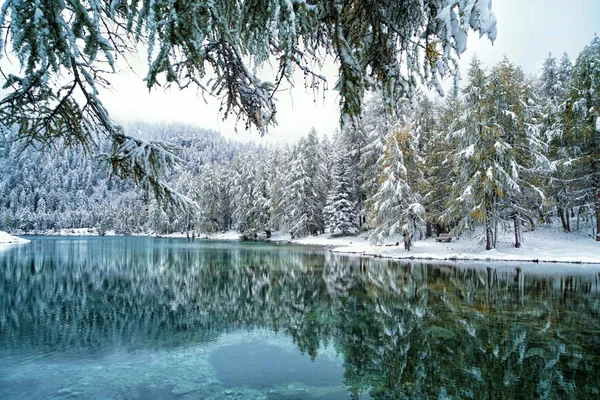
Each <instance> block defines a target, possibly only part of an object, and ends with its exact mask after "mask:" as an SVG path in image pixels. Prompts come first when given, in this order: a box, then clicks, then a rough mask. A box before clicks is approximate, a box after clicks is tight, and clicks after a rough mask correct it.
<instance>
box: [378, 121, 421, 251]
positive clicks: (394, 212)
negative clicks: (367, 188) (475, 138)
mask: <svg viewBox="0 0 600 400" xmlns="http://www.w3.org/2000/svg"><path fill="white" fill-rule="evenodd" d="M415 142H416V140H415V138H414V136H412V135H411V131H410V126H409V125H405V126H403V127H401V126H395V127H394V128H393V129H392V130H391V131H390V133H389V134H388V135H387V137H386V144H385V149H384V152H383V155H382V156H381V157H380V159H379V161H378V165H379V167H380V172H379V174H378V182H379V185H378V190H377V192H376V193H375V195H374V196H373V197H372V198H371V199H370V201H369V203H370V204H369V211H370V220H371V224H372V226H373V227H374V229H373V232H372V233H371V240H372V241H376V242H378V243H382V242H383V240H384V238H385V237H387V236H389V235H393V234H395V233H405V234H407V235H409V237H411V238H412V237H413V236H414V235H415V234H417V233H421V232H422V230H423V228H424V223H425V221H424V219H423V218H424V214H425V208H424V207H423V206H422V205H421V204H420V198H419V194H418V193H419V187H418V186H417V184H418V182H419V180H420V179H419V178H421V177H420V176H419V175H420V166H419V165H418V164H419V163H420V159H419V157H418V155H417V149H416V143H415ZM411 184H412V185H411Z"/></svg>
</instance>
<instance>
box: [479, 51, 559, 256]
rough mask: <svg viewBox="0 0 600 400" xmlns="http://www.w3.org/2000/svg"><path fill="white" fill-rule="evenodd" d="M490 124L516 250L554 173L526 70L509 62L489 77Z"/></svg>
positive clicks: (500, 196)
mask: <svg viewBox="0 0 600 400" xmlns="http://www.w3.org/2000/svg"><path fill="white" fill-rule="evenodd" d="M488 87H489V89H488V93H487V94H488V96H489V101H490V104H491V108H490V122H491V123H492V124H493V125H494V126H495V128H496V129H497V130H498V132H497V139H496V142H495V143H494V147H496V148H500V147H501V148H502V149H503V151H502V152H500V151H497V152H496V158H495V163H496V168H495V169H496V176H497V178H496V180H497V182H498V184H499V186H498V187H497V195H498V200H499V202H500V204H499V206H500V208H501V210H502V211H503V214H501V215H499V216H501V217H503V219H504V220H506V219H512V221H513V226H514V231H515V247H521V243H522V234H521V225H522V222H523V219H524V218H526V219H527V220H528V221H529V222H531V225H532V227H533V217H532V214H533V213H534V212H536V210H538V209H539V208H540V206H541V203H542V202H543V201H544V200H545V196H544V194H543V192H542V190H541V189H540V187H539V186H540V184H541V183H542V182H543V178H544V177H545V176H546V174H547V173H548V171H549V165H550V164H549V162H548V160H547V158H546V156H545V154H546V153H547V143H546V142H545V141H544V140H542V139H541V126H542V124H541V121H540V119H539V118H540V114H541V113H540V106H539V101H538V100H537V98H536V96H535V93H534V90H533V84H532V83H531V82H530V81H527V80H526V79H525V76H524V74H523V71H522V70H521V69H520V68H518V67H515V66H514V64H512V63H511V62H510V61H509V60H508V58H506V57H505V58H504V59H503V60H502V61H500V62H499V63H498V64H497V65H495V66H494V68H493V69H492V71H491V73H490V76H489V85H488Z"/></svg>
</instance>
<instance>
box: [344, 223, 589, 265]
mask: <svg viewBox="0 0 600 400" xmlns="http://www.w3.org/2000/svg"><path fill="white" fill-rule="evenodd" d="M512 238H513V237H512V233H510V232H506V233H504V234H501V235H499V240H498V245H497V248H496V249H494V250H485V244H484V243H483V241H481V240H480V239H479V238H478V237H477V236H474V237H461V238H455V239H454V240H453V241H451V242H449V243H442V242H436V241H435V239H434V238H429V239H427V240H422V241H415V242H414V243H413V246H412V248H411V251H410V252H407V251H405V250H404V246H403V245H402V242H401V241H400V246H395V245H391V246H390V245H388V246H385V245H384V246H374V245H372V244H370V243H367V242H364V243H362V244H360V243H353V244H348V245H345V246H343V245H342V246H338V247H335V248H334V249H332V251H333V252H335V253H347V254H361V255H366V256H375V257H385V258H392V259H425V260H452V261H456V260H481V261H520V262H522V261H529V262H552V263H557V262H560V263H590V264H600V242H597V241H595V240H594V239H593V238H592V237H591V236H590V235H587V234H585V233H583V232H571V233H565V232H562V231H561V230H559V229H558V228H556V227H551V226H541V227H538V228H537V229H536V230H535V231H531V232H524V234H523V238H524V243H523V245H522V247H521V248H515V247H514V242H513V241H512ZM390 244H395V243H394V242H391V243H390Z"/></svg>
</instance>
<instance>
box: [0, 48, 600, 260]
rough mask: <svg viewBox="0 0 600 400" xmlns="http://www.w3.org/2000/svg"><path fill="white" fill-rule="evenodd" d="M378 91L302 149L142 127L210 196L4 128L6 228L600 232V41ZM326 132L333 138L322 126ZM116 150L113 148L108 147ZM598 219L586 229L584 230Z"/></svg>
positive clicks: (489, 239)
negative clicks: (164, 185) (145, 183)
mask: <svg viewBox="0 0 600 400" xmlns="http://www.w3.org/2000/svg"><path fill="white" fill-rule="evenodd" d="M396 107H397V108H398V109H397V110H396V113H395V115H397V117H391V116H390V115H392V114H390V112H389V109H388V105H387V104H386V102H385V101H384V100H383V96H382V95H380V94H377V93H371V94H370V95H369V96H368V97H367V99H366V100H365V104H364V105H363V110H362V114H361V117H360V119H359V122H357V123H356V122H354V123H353V122H348V123H347V124H345V125H344V126H342V127H341V129H340V130H339V131H337V132H319V133H317V132H316V131H314V130H312V131H310V132H307V135H306V136H305V137H304V138H302V139H301V140H300V141H299V142H297V143H296V144H293V145H258V144H243V143H239V142H235V141H230V140H226V139H225V138H223V137H222V136H221V135H220V134H219V133H217V132H214V131H208V130H204V129H201V128H197V127H192V126H187V125H183V124H176V123H174V124H145V123H131V124H129V125H126V131H127V132H128V133H130V134H135V135H137V136H138V137H144V138H151V139H155V140H160V141H164V142H170V143H173V144H175V145H176V146H177V147H178V149H179V153H178V155H179V156H180V157H181V159H182V162H181V163H180V164H178V165H176V166H175V167H174V168H173V169H172V171H171V172H170V175H169V176H168V177H166V180H167V182H168V184H169V185H170V186H171V187H172V188H174V189H175V190H177V191H178V192H180V193H182V194H183V195H185V196H187V197H188V198H189V199H191V200H192V201H193V202H195V203H196V204H197V208H190V209H189V210H187V211H181V210H179V209H169V208H168V207H164V206H163V205H161V204H159V203H158V202H157V201H156V200H155V199H154V198H153V197H152V195H151V194H150V193H145V192H143V191H142V190H140V189H139V188H138V187H137V186H136V185H135V184H134V183H133V182H131V181H123V180H120V179H118V178H116V177H111V176H110V174H109V168H108V166H107V165H104V164H103V163H102V162H100V160H91V159H89V157H88V156H87V154H86V153H85V152H84V151H83V150H82V149H77V148H76V147H74V148H67V149H65V150H62V149H61V150H56V151H49V150H46V151H44V152H39V151H37V150H36V149H35V146H33V147H32V146H25V143H23V142H20V141H16V140H13V139H14V138H15V137H16V133H15V129H14V128H13V129H7V130H5V131H3V134H2V136H0V230H6V231H11V232H19V233H32V232H41V231H54V230H59V229H71V228H96V229H97V230H98V231H99V232H100V233H101V234H103V233H105V232H107V231H114V232H116V233H117V234H134V233H154V234H168V233H173V232H187V233H188V234H189V235H190V236H192V235H193V236H198V235H200V234H203V233H213V232H220V231H226V230H231V229H234V230H237V231H238V232H240V234H242V235H243V236H244V237H246V238H254V237H257V236H262V235H266V236H268V235H270V233H271V232H273V231H281V232H289V233H290V234H291V235H292V237H293V238H297V237H302V236H307V235H314V234H320V233H324V232H331V233H333V234H336V235H348V234H356V233H358V232H360V231H366V232H368V233H369V236H370V239H371V240H372V241H373V242H377V243H383V242H384V241H385V240H386V238H387V237H388V236H390V235H394V234H400V235H401V234H407V235H409V236H410V237H412V238H414V239H415V240H418V239H420V238H425V237H428V236H432V235H436V234H439V233H443V232H452V234H459V233H461V232H465V231H469V230H473V229H476V228H481V229H483V230H484V232H485V246H486V249H493V248H495V247H496V238H497V236H498V232H499V230H500V229H503V230H506V229H511V230H514V233H515V235H514V237H515V243H514V244H515V246H516V247H519V246H520V245H521V232H522V230H523V229H527V230H531V229H535V227H536V225H538V224H546V223H552V222H556V223H560V224H561V225H562V227H563V229H564V230H565V231H572V230H577V229H580V225H581V226H582V227H583V226H586V229H588V227H589V226H590V225H591V226H592V229H593V232H591V233H592V236H593V237H595V238H596V239H597V240H600V236H599V235H598V225H599V224H600V39H599V38H598V37H594V38H593V40H592V42H591V43H590V44H589V45H588V46H586V47H585V48H584V50H583V51H582V52H581V53H580V54H579V56H578V57H577V59H576V60H575V61H574V62H572V61H571V59H570V58H569V57H568V56H567V55H566V54H565V55H563V56H562V57H558V58H556V57H554V56H553V55H549V56H548V57H547V59H546V60H545V61H544V62H543V65H542V66H541V73H540V74H539V76H535V77H530V76H527V75H526V74H525V73H524V72H523V71H522V70H521V68H519V66H517V65H514V64H513V63H512V62H511V61H510V60H509V59H507V58H504V59H503V60H502V61H501V62H499V63H498V64H496V65H494V66H492V67H491V68H485V67H484V66H483V64H482V63H481V62H480V61H478V60H477V59H476V58H474V59H473V60H472V62H471V64H470V67H469V69H468V70H467V71H465V72H464V73H463V79H462V82H461V84H460V89H454V90H453V91H452V92H451V93H447V94H446V96H445V97H444V98H439V97H437V96H432V95H430V94H428V93H423V92H422V93H418V94H417V95H416V96H415V97H414V98H413V99H412V100H410V101H409V100H405V101H404V102H401V103H398V104H397V105H396ZM322 133H325V134H326V135H320V134H322ZM109 146H110V144H109V143H107V147H109ZM582 229H583V228H582Z"/></svg>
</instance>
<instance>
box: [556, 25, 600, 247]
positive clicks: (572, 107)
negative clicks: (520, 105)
mask: <svg viewBox="0 0 600 400" xmlns="http://www.w3.org/2000/svg"><path fill="white" fill-rule="evenodd" d="M562 153H563V154H564V157H563V158H562V159H561V160H560V164H561V165H562V166H564V167H567V168H568V170H569V175H570V176H571V177H572V178H571V179H570V180H569V190H568V193H569V194H570V196H571V204H572V205H573V206H575V207H578V208H579V209H580V210H581V212H582V213H583V214H584V215H586V214H588V215H591V216H592V217H593V218H595V220H596V228H595V234H596V235H595V236H596V240H598V241H600V38H599V37H598V36H594V39H593V40H592V41H591V43H590V44H588V45H587V46H586V47H585V48H584V49H583V51H582V52H581V53H580V54H579V56H578V57H577V61H576V62H575V65H574V67H573V71H572V81H571V87H570V90H569V92H568V94H567V104H566V108H565V132H564V137H563V150H562Z"/></svg>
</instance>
